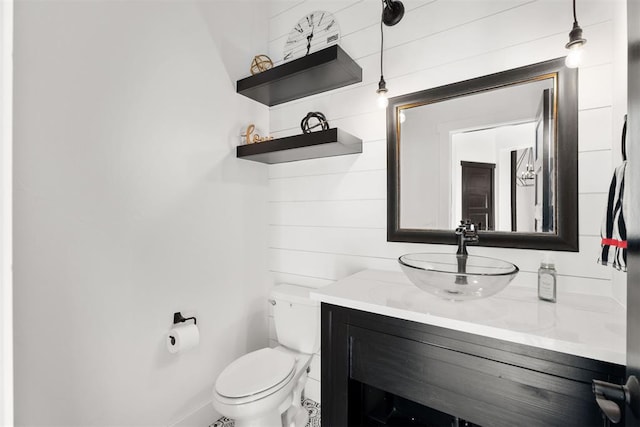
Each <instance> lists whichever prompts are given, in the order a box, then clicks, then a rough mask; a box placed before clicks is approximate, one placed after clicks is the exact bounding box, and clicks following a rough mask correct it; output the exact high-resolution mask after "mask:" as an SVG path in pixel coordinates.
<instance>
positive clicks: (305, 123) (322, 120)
mask: <svg viewBox="0 0 640 427" xmlns="http://www.w3.org/2000/svg"><path fill="white" fill-rule="evenodd" d="M312 119H315V120H313V121H315V122H316V123H315V124H312V123H313V122H311V123H309V121H310V120H312ZM318 127H319V128H320V129H318V130H329V122H327V118H326V117H325V116H324V114H322V113H321V112H319V111H315V112H314V111H311V112H309V113H307V115H306V116H304V119H302V121H301V122H300V128H301V129H302V132H304V133H311V132H314V129H316V128H318Z"/></svg>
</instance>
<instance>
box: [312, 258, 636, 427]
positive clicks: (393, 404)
mask: <svg viewBox="0 0 640 427" xmlns="http://www.w3.org/2000/svg"><path fill="white" fill-rule="evenodd" d="M311 297H312V298H313V299H316V300H319V301H321V302H322V343H321V348H322V363H321V370H322V373H321V378H322V423H323V425H327V426H382V425H402V426H407V425H422V426H424V425H438V426H441V425H446V426H449V425H455V426H458V425H461V426H462V425H467V426H474V425H481V426H492V427H493V426H515V425H527V426H534V425H539V426H551V425H563V426H564V425H579V426H589V425H594V426H595V425H606V423H605V421H604V420H603V418H602V416H601V414H600V410H599V408H598V405H597V404H596V401H595V398H594V396H593V393H592V390H591V381H592V380H593V379H600V380H605V381H609V382H613V383H616V384H623V383H624V376H625V367H624V365H625V363H626V361H625V357H626V356H625V311H624V308H623V307H621V306H620V305H619V304H617V303H616V302H615V301H613V300H612V299H610V298H607V297H600V296H588V295H579V294H560V295H559V298H558V303H557V304H552V303H547V302H544V301H540V300H538V299H537V296H536V292H535V290H534V289H529V288H522V287H517V286H514V285H510V286H508V287H507V288H506V289H505V290H504V291H502V292H501V293H499V294H497V295H495V296H493V297H490V298H486V299H480V300H475V301H464V302H453V301H447V300H443V299H440V298H437V297H435V296H432V295H430V294H427V293H425V292H423V291H421V290H420V289H418V288H416V287H415V286H414V285H412V284H411V283H410V282H409V281H408V279H407V278H406V277H405V276H404V275H403V274H402V273H399V272H388V271H374V270H366V271H362V272H360V273H357V274H355V275H353V276H350V277H347V278H345V279H342V280H340V281H337V282H336V283H334V284H332V285H329V286H327V287H325V288H321V289H318V290H316V291H315V292H313V293H312V295H311Z"/></svg>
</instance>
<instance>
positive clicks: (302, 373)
mask: <svg viewBox="0 0 640 427" xmlns="http://www.w3.org/2000/svg"><path fill="white" fill-rule="evenodd" d="M309 291H310V289H309V288H304V287H301V286H294V285H278V286H276V287H274V288H273V290H272V291H271V298H270V300H269V301H270V302H271V304H272V305H273V318H274V321H275V326H276V334H277V337H278V343H279V344H280V345H279V346H278V347H276V348H263V349H260V350H256V351H253V352H251V353H249V354H245V355H244V356H242V357H240V358H238V359H236V360H235V361H233V362H232V363H231V364H230V365H229V366H227V367H226V368H225V369H224V370H223V371H222V373H221V374H220V375H219V376H218V378H217V380H216V384H215V386H214V388H213V407H214V408H215V409H216V411H218V412H219V413H220V414H222V415H224V416H226V417H229V418H232V419H234V420H235V425H236V427H257V426H261V427H276V426H284V427H304V426H305V425H306V424H307V421H308V420H309V415H308V413H307V411H306V410H305V409H304V408H302V405H301V397H302V392H303V390H304V386H305V384H306V382H307V369H308V368H309V364H310V363H311V357H312V356H313V353H315V352H316V351H317V350H318V349H319V348H320V333H319V329H320V304H319V303H318V302H316V301H312V300H310V299H309Z"/></svg>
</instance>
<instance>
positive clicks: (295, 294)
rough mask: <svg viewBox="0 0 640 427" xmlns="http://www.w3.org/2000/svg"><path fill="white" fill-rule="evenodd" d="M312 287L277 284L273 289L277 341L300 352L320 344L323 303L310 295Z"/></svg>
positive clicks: (272, 299) (313, 348)
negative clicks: (321, 304)
mask: <svg viewBox="0 0 640 427" xmlns="http://www.w3.org/2000/svg"><path fill="white" fill-rule="evenodd" d="M311 291H312V289H310V288H305V287H303V286H296V285H288V284H287V285H277V286H275V287H274V288H273V289H272V290H271V299H270V301H271V304H272V305H273V320H274V322H275V325H276V335H277V338H278V342H279V343H280V344H281V345H283V346H285V347H287V348H290V349H292V350H295V351H298V352H300V353H308V354H311V353H315V352H316V351H318V349H319V348H320V303H319V302H318V301H312V300H311V299H310V298H309V293H310V292H311Z"/></svg>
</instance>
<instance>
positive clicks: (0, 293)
mask: <svg viewBox="0 0 640 427" xmlns="http://www.w3.org/2000/svg"><path fill="white" fill-rule="evenodd" d="M12 53H13V1H12V0H7V1H2V2H0V425H6V426H10V425H12V424H13V304H12V299H13V296H12V292H13V287H12V271H11V264H12V255H13V254H12V250H11V248H12V234H13V233H12V231H11V229H12V215H11V212H12V208H11V199H12V191H11V186H12V170H13V169H12V145H11V140H12V128H13V127H12V110H13V109H12V103H13V96H12V95H13V91H12V85H13V83H12V82H13V59H12Z"/></svg>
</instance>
